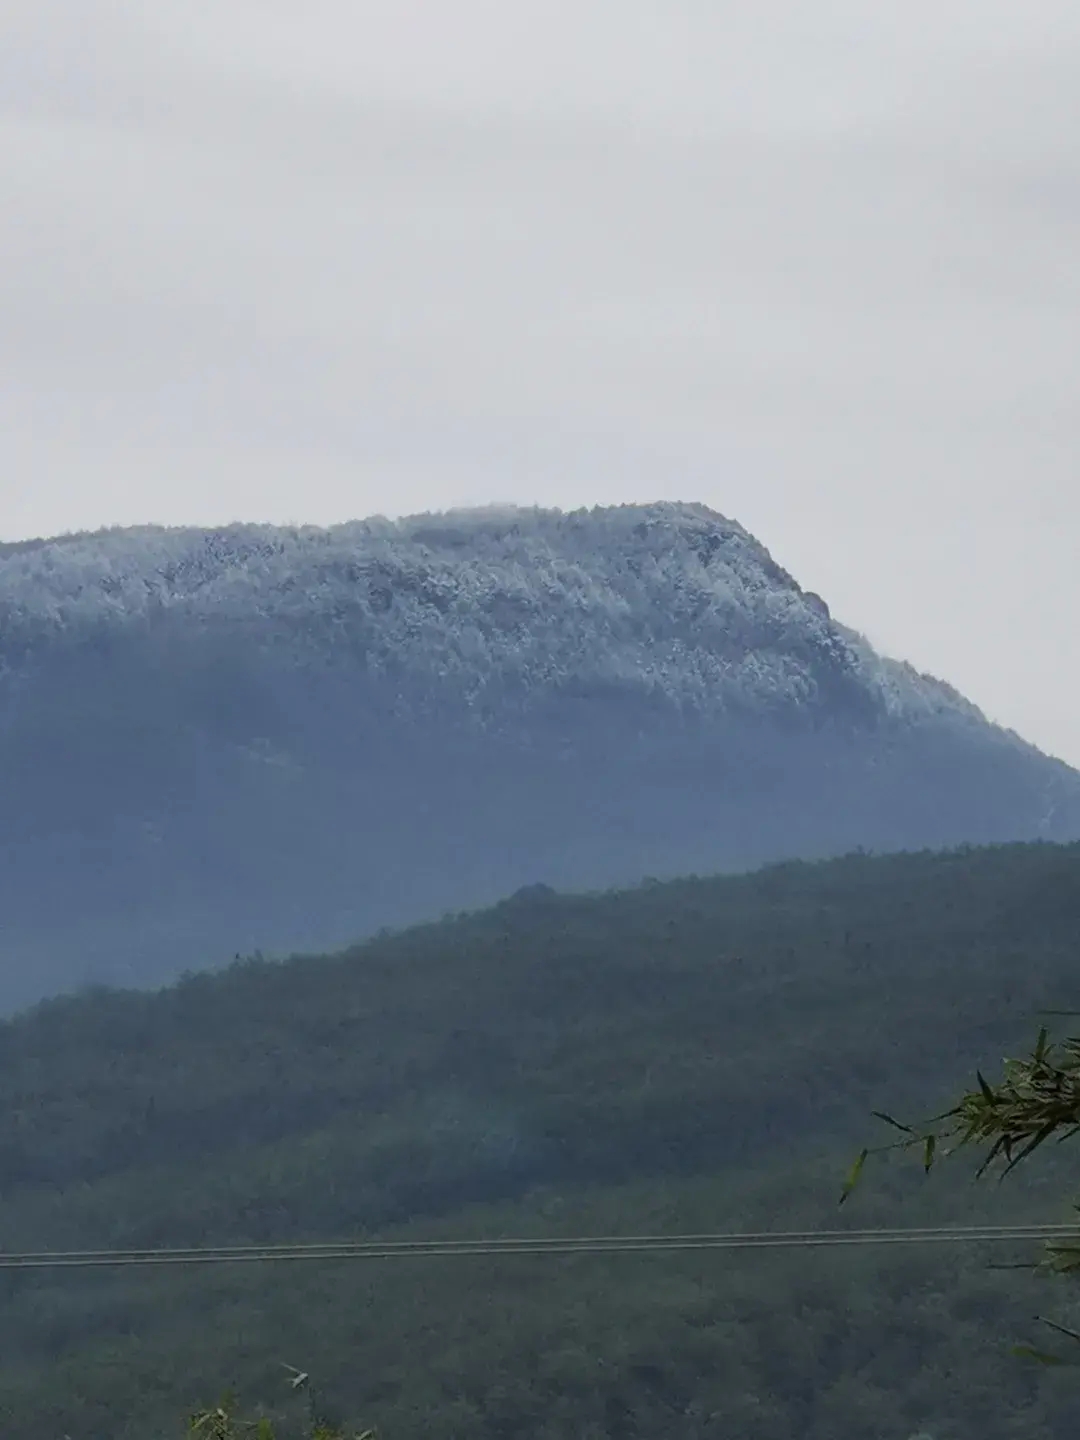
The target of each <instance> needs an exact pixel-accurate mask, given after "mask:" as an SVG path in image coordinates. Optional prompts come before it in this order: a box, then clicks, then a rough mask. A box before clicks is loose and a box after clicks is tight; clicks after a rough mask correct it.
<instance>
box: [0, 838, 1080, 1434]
mask: <svg viewBox="0 0 1080 1440" xmlns="http://www.w3.org/2000/svg"><path fill="white" fill-rule="evenodd" d="M1078 937H1080V847H1076V846H1073V847H1054V846H1049V845H1046V846H1010V847H1002V848H998V849H991V850H970V851H964V852H956V853H950V854H946V855H932V854H917V855H904V856H892V857H884V858H877V857H869V856H853V857H850V858H848V859H845V860H841V861H835V862H829V863H825V864H818V865H804V864H792V865H785V866H781V867H776V868H772V869H769V870H765V871H762V872H759V873H757V874H753V875H748V876H740V877H732V878H724V879H718V880H696V879H692V880H685V881H681V882H677V883H674V884H665V885H645V886H642V887H640V888H638V889H636V890H634V891H630V892H624V893H621V894H612V895H600V896H591V897H563V896H556V895H553V894H551V893H550V892H547V891H544V890H543V889H535V890H532V891H527V892H521V893H520V894H519V895H517V896H515V897H513V898H512V899H511V900H509V901H507V902H505V903H504V904H503V905H500V906H498V907H496V908H495V909H493V910H490V911H486V912H484V913H482V914H478V915H472V916H462V917H455V918H449V919H447V920H446V921H444V922H443V923H441V924H438V925H433V926H428V927H425V928H422V929H417V930H411V931H407V932H403V933H400V934H394V935H387V936H383V937H381V938H379V939H376V940H374V941H372V942H370V943H368V944H366V945H364V946H362V947H359V948H357V949H355V950H352V951H349V952H347V953H345V954H342V955H337V956H332V957H327V958H305V959H297V960H294V961H290V962H288V963H284V964H265V963H260V962H250V961H249V962H243V963H239V964H237V965H236V966H234V967H233V968H232V969H230V970H229V971H228V972H226V973H224V974H220V975H199V976H196V977H192V978H190V979H188V980H185V981H184V982H182V983H181V984H180V985H178V986H176V987H175V988H173V989H170V990H168V991H165V992H162V993H159V994H146V993H127V992H124V993H119V992H93V993H89V994H86V995H83V996H80V997H77V998H74V999H67V1000H62V1001H52V1002H49V1003H47V1004H45V1005H43V1006H41V1007H39V1008H37V1009H36V1010H34V1011H32V1012H29V1013H27V1014H24V1015H22V1016H20V1017H17V1018H16V1019H14V1020H12V1021H10V1022H7V1023H5V1024H4V1025H3V1027H2V1028H0V1087H2V1090H3V1106H2V1110H0V1116H2V1132H0V1184H2V1187H3V1188H2V1197H0V1226H2V1227H3V1228H2V1232H0V1233H2V1235H3V1245H4V1248H5V1249H8V1250H12V1249H30V1248H39V1247H41V1248H44V1247H50V1248H51V1247H58V1248H69V1247H76V1246H111V1245H144V1246H150V1245H180V1244H182V1245H187V1244H195V1243H202V1242H212V1243H225V1242H233V1241H243V1240H255V1241H267V1240H271V1239H293V1238H297V1237H306V1238H312V1239H319V1238H336V1237H340V1236H345V1235H357V1234H361V1233H374V1232H378V1233H390V1232H392V1233H394V1234H396V1235H399V1236H420V1235H428V1234H434V1233H438V1234H478V1233H483V1234H502V1235H505V1234H513V1233H519V1232H529V1233H537V1234H557V1233H586V1232H594V1233H604V1232H611V1233H614V1232H638V1233H640V1232H642V1231H657V1230H667V1231H679V1230H697V1231H700V1230H710V1229H725V1228H726V1229H740V1228H748V1229H753V1228H772V1227H776V1228H785V1229H787V1228H801V1227H803V1226H818V1225H824V1226H830V1227H831V1226H834V1225H836V1224H837V1223H838V1217H837V1212H836V1208H835V1200H836V1193H837V1189H838V1176H839V1175H840V1172H841V1170H842V1169H843V1168H844V1166H845V1164H846V1162H847V1160H848V1159H849V1158H850V1151H851V1148H852V1146H853V1145H855V1144H856V1143H860V1142H861V1141H862V1140H864V1139H865V1138H867V1136H868V1134H870V1133H871V1127H872V1122H871V1121H870V1120H869V1118H868V1115H869V1111H870V1110H871V1108H873V1107H875V1106H882V1105H884V1106H886V1107H887V1108H890V1109H893V1110H894V1111H896V1110H899V1111H904V1110H906V1111H908V1112H915V1113H917V1112H919V1111H920V1110H921V1109H923V1108H924V1107H926V1106H928V1105H933V1104H935V1103H936V1102H937V1101H939V1100H940V1099H942V1098H943V1097H947V1096H948V1095H949V1094H951V1093H952V1092H953V1091H954V1090H955V1089H956V1088H957V1086H958V1085H959V1084H960V1083H961V1082H962V1081H963V1080H965V1079H966V1078H967V1077H968V1075H969V1074H970V1072H971V1071H972V1070H973V1068H974V1067H975V1066H976V1065H982V1066H984V1067H986V1066H992V1065H993V1063H994V1061H995V1060H996V1058H997V1057H999V1056H1000V1055H1001V1054H1003V1053H1005V1052H1006V1051H1008V1050H1009V1049H1011V1048H1013V1047H1014V1046H1016V1047H1018V1046H1019V1045H1021V1044H1022V1043H1023V1041H1024V1040H1025V1039H1026V1038H1028V1037H1029V1036H1030V1033H1031V1030H1032V1027H1033V1012H1035V1011H1036V1010H1038V1009H1039V1008H1041V1007H1057V1008H1077V1004H1076V1002H1077V1001H1078V1000H1080V994H1078V993H1077V992H1078V990H1080V973H1078V970H1077V964H1076V961H1077V940H1078ZM1067 1159H1068V1153H1067V1152H1059V1159H1058V1161H1057V1169H1056V1170H1052V1169H1048V1168H1047V1166H1046V1165H1044V1166H1042V1167H1041V1168H1040V1169H1039V1170H1037V1171H1035V1172H1033V1175H1032V1177H1031V1178H1030V1180H1027V1181H1025V1182H1024V1183H1023V1184H1022V1185H1021V1184H1015V1185H1014V1184H1012V1183H1011V1182H1010V1186H1009V1187H1007V1189H1005V1190H1003V1191H994V1190H992V1189H990V1190H986V1189H979V1190H975V1189H973V1188H972V1187H971V1186H970V1185H969V1183H968V1180H967V1178H966V1177H965V1176H962V1175H959V1174H957V1175H953V1176H949V1175H947V1174H946V1175H943V1176H942V1177H940V1178H937V1177H935V1178H934V1180H933V1181H932V1182H930V1184H929V1185H927V1186H922V1185H920V1184H918V1183H916V1177H915V1176H914V1175H912V1174H910V1173H908V1172H907V1171H905V1170H900V1171H894V1170H889V1171H887V1172H885V1173H884V1174H883V1175H882V1177H881V1178H880V1180H879V1182H878V1186H877V1188H872V1189H871V1190H870V1191H868V1192H867V1193H866V1195H864V1196H860V1197H859V1199H858V1202H857V1204H855V1207H854V1210H853V1213H852V1215H850V1216H848V1215H846V1214H845V1216H844V1217H843V1218H844V1219H845V1221H846V1222H847V1223H855V1224H858V1225H860V1226H861V1225H868V1224H877V1223H891V1224H897V1223H917V1222H918V1220H919V1219H920V1218H923V1217H926V1216H930V1215H932V1216H934V1218H935V1219H937V1220H941V1219H943V1218H944V1219H949V1220H952V1219H955V1220H957V1221H962V1220H965V1219H968V1218H971V1217H972V1216H973V1215H974V1214H976V1213H978V1214H980V1215H991V1214H992V1215H993V1216H994V1217H995V1218H1001V1219H1004V1218H1008V1217H1009V1216H1010V1215H1017V1214H1023V1215H1025V1216H1029V1217H1037V1218H1039V1219H1045V1220H1056V1219H1060V1218H1065V1217H1064V1201H1065V1198H1066V1196H1067V1193H1068V1181H1069V1171H1068V1169H1067V1168H1064V1169H1063V1168H1062V1163H1061V1162H1062V1160H1067ZM1047 1164H1048V1165H1049V1164H1050V1162H1047ZM853 1203H854V1202H853ZM976 1207H978V1208H976ZM988 1258H989V1257H988V1256H986V1255H984V1254H981V1253H978V1252H971V1253H959V1252H953V1251H948V1252H930V1253H925V1254H923V1253H919V1254H917V1255H916V1254H913V1253H905V1254H903V1255H899V1256H898V1255H890V1254H888V1253H880V1252H874V1251H865V1252H863V1251H860V1252H857V1253H853V1254H843V1255H839V1256H838V1255H836V1254H829V1255H805V1256H799V1255H792V1254H788V1253H783V1254H780V1255H769V1256H763V1255H752V1256H744V1257H741V1258H732V1257H723V1256H712V1257H700V1256H699V1257H695V1258H689V1257H688V1258H684V1259H679V1260H676V1259H675V1258H674V1257H671V1256H663V1257H657V1258H641V1257H623V1258H621V1259H615V1258H612V1257H602V1258H600V1259H595V1260H585V1259H581V1258H575V1259H570V1260H557V1261H556V1260H524V1259H521V1260H514V1261H510V1260H501V1261H499V1262H494V1261H478V1260H470V1261H460V1260H454V1261H447V1260H443V1261H430V1260H429V1261H415V1262H412V1261H410V1262H388V1263H385V1264H382V1265H381V1266H380V1265H368V1266H367V1268H363V1267H361V1266H359V1265H357V1264H352V1265H343V1264H338V1265H336V1266H335V1265H325V1266H324V1265H311V1266H306V1267H303V1268H292V1267H288V1266H282V1267H278V1268H269V1267H267V1268H260V1269H258V1270H245V1271H243V1272H240V1271H233V1270H229V1269H226V1268H219V1269H215V1270H213V1271H195V1270H192V1271H178V1270H171V1271H168V1272H164V1271H162V1272H148V1273H143V1272H124V1273H123V1274H119V1275H113V1274H104V1275H102V1274H95V1275H89V1276H88V1275H79V1276H75V1275H69V1276H60V1277H56V1276H39V1275H27V1274H19V1275H10V1274H9V1275H6V1276H0V1296H2V1300H0V1342H2V1344H0V1429H2V1431H3V1433H4V1434H8V1433H13V1434H18V1435H31V1434H34V1435H35V1436H36V1435H37V1434H38V1433H40V1434H41V1435H42V1436H50V1437H51V1436H53V1435H56V1436H57V1437H59V1436H61V1435H64V1434H67V1435H70V1436H72V1437H73V1440H90V1437H97V1436H115V1437H118V1440H129V1437H130V1440H135V1437H136V1436H138V1437H140V1440H147V1437H152V1436H159V1435H160V1436H164V1435H167V1434H170V1433H175V1417H176V1416H177V1415H180V1414H182V1412H183V1410H184V1409H185V1407H187V1406H188V1405H194V1404H195V1403H196V1402H197V1401H198V1400H200V1399H204V1398H208V1397H209V1396H212V1394H213V1393H214V1392H215V1391H216V1390H217V1389H218V1388H220V1387H221V1386H223V1385H224V1384H225V1383H227V1382H235V1383H236V1384H237V1385H239V1386H240V1387H241V1388H242V1389H244V1390H246V1391H247V1393H248V1394H250V1395H251V1396H252V1398H253V1399H254V1400H260V1399H266V1400H270V1399H272V1398H273V1396H274V1393H275V1390H276V1389H280V1381H279V1380H278V1379H276V1378H275V1375H276V1374H278V1375H279V1374H280V1373H281V1372H280V1371H277V1368H276V1367H277V1362H278V1361H290V1362H292V1363H296V1364H301V1365H303V1366H305V1367H308V1368H314V1369H316V1370H317V1371H318V1372H319V1374H320V1376H321V1378H322V1380H323V1386H324V1390H325V1392H326V1393H327V1395H329V1396H330V1397H332V1399H333V1401H334V1402H335V1403H338V1404H340V1405H341V1407H342V1408H343V1410H347V1411H349V1412H350V1413H353V1414H355V1415H356V1416H357V1417H358V1418H361V1417H362V1418H363V1419H364V1420H365V1422H370V1421H372V1420H374V1421H376V1422H377V1423H378V1424H379V1425H380V1427H381V1429H382V1431H383V1433H384V1434H385V1436H386V1437H387V1440H392V1437H398V1436H400V1437H403V1440H413V1437H419V1436H421V1435H423V1436H429V1435H430V1436H436V1435H438V1436H442V1435H447V1436H450V1435H453V1436H463V1437H477V1440H480V1437H489V1436H511V1435H513V1436H518V1435H521V1436H533V1435H536V1436H540V1435H545V1436H552V1437H554V1436H560V1437H561V1436H570V1435H573V1436H575V1437H579V1436H582V1435H593V1436H601V1435H612V1436H625V1437H629V1436H633V1435H637V1434H642V1435H643V1434H646V1433H648V1434H650V1435H657V1434H662V1435H664V1436H686V1437H696V1436H710V1437H713V1436H715V1437H717V1440H719V1437H722V1436H723V1437H728V1436H744V1435H745V1436H748V1437H759V1436H760V1437H766V1440H771V1437H775V1440H789V1437H791V1440H795V1437H800V1440H801V1437H812V1440H826V1437H829V1440H832V1437H836V1440H849V1437H850V1440H856V1437H859V1440H861V1437H864V1436H867V1435H875V1436H876V1435H881V1436H884V1437H896V1440H907V1437H908V1436H909V1435H911V1434H913V1433H915V1432H918V1431H927V1432H928V1433H930V1434H932V1435H934V1436H935V1437H939V1440H940V1437H946V1436H947V1437H956V1440H968V1437H970V1440H975V1437H979V1440H995V1437H998V1436H1001V1437H1005V1436H1009V1437H1013V1436H1015V1437H1019V1436H1021V1435H1022V1436H1024V1437H1025V1440H1038V1437H1043V1436H1046V1437H1054V1440H1057V1437H1059V1436H1061V1437H1064V1436H1065V1435H1066V1434H1069V1435H1071V1434H1072V1433H1073V1431H1074V1429H1075V1423H1076V1420H1077V1419H1078V1418H1080V1382H1076V1383H1075V1384H1070V1382H1069V1381H1068V1380H1067V1378H1064V1379H1063V1378H1062V1377H1060V1376H1055V1375H1048V1376H1042V1375H1037V1374H1032V1373H1030V1372H1029V1371H1027V1370H1026V1369H1025V1368H1024V1367H1023V1366H1022V1365H1020V1364H1019V1363H1018V1362H1015V1361H1012V1360H1010V1359H1008V1358H1007V1357H1006V1355H1005V1350H1006V1348H1007V1345H1008V1343H1009V1342H1010V1341H1012V1340H1014V1339H1017V1338H1022V1336H1023V1332H1024V1330H1025V1329H1026V1327H1027V1324H1028V1321H1029V1317H1030V1314H1031V1313H1032V1311H1033V1309H1034V1308H1036V1307H1037V1306H1042V1307H1044V1308H1045V1307H1048V1306H1049V1307H1052V1306H1054V1305H1055V1304H1058V1303H1059V1302H1060V1300H1061V1299H1062V1297H1061V1296H1059V1295H1058V1294H1057V1293H1056V1292H1053V1293H1049V1292H1047V1293H1044V1292H1043V1291H1042V1290H1039V1291H1038V1293H1037V1296H1033V1295H1032V1294H1031V1293H1029V1290H1026V1289H1025V1286H1027V1287H1030V1284H1031V1283H1033V1282H1029V1281H1028V1280H1026V1279H1025V1278H1024V1277H1023V1275H1022V1274H1021V1273H1020V1272H1016V1271H1005V1272H1003V1271H989V1270H988V1269H987V1268H986V1267H987V1260H988ZM994 1258H996V1259H999V1260H1000V1259H1016V1258H1024V1257H1023V1254H1022V1252H1020V1253H1017V1254H1010V1255H1009V1256H996V1257H994ZM1018 1332H1020V1333H1018ZM169 1417H173V1425H174V1430H172V1431H171V1430H170V1428H169ZM35 1426H36V1427H37V1429H35V1428H34V1427H35Z"/></svg>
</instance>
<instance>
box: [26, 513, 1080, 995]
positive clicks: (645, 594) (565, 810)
mask: <svg viewBox="0 0 1080 1440" xmlns="http://www.w3.org/2000/svg"><path fill="white" fill-rule="evenodd" d="M1076 836H1080V775H1078V774H1077V773H1076V772H1075V771H1073V770H1071V769H1069V767H1067V766H1066V765H1064V764H1061V763H1060V762H1057V761H1054V760H1051V759H1049V758H1047V757H1046V756H1044V755H1042V754H1040V753H1039V752H1038V751H1037V750H1035V749H1034V748H1033V747H1031V746H1030V745H1027V744H1025V743H1024V742H1023V741H1022V740H1020V739H1019V738H1018V737H1017V736H1015V735H1013V734H1011V733H1008V732H1006V731H1003V730H1001V729H998V728H996V727H994V726H993V725H991V724H989V723H988V722H987V720H986V719H985V718H984V717H983V715H982V714H981V713H980V712H979V711H978V710H977V709H976V708H975V707H974V706H972V705H971V704H969V703H968V702H966V701H965V700H964V699H963V698H962V697H961V696H959V695H958V694H956V692H955V691H953V690H952V689H950V688H949V687H948V686H946V685H944V684H942V683H941V682H939V681H937V680H933V679H930V678H928V677H925V676H922V675H919V674H917V673H916V672H915V671H913V670H912V669H911V668H910V667H909V666H906V665H903V664H900V663H897V662H895V661H891V660H887V659H883V658H882V657H880V656H878V655H877V654H876V653H875V652H874V651H873V650H872V649H871V647H870V646H869V645H868V644H867V642H866V641H865V640H864V639H863V638H862V637H861V636H860V635H858V634H856V633H854V632H853V631H851V630H848V629H846V628H845V627H844V626H843V625H840V624H838V623H837V622H836V621H834V620H833V619H832V618H831V616H830V614H829V610H828V608H827V606H826V605H825V603H824V602H823V601H822V600H821V599H819V598H818V597H817V596H815V595H812V594H809V593H807V592H804V591H803V590H802V589H801V588H800V587H799V585H798V584H797V583H796V582H795V580H794V579H792V577H791V576H790V575H788V574H786V573H785V572H784V571H783V570H782V569H781V568H780V567H779V566H778V565H777V564H775V563H774V561H773V560H772V559H771V557H770V556H769V554H768V552H767V551H766V550H765V549H764V547H763V546H762V545H760V544H759V543H758V542H757V541H756V540H755V539H754V538H753V537H752V536H751V535H749V534H748V533H747V532H746V531H745V530H744V529H742V528H741V527H740V526H739V525H738V524H736V523H734V522H732V521H730V520H727V519H724V518H723V517H722V516H720V515H717V514H715V513H713V512H712V511H709V510H707V509H705V508H704V507H702V506H697V505H667V504H665V505H649V506H623V507H618V508H614V509H600V510H592V511H581V512H576V513H573V514H562V513H559V512H552V511H539V510H507V509H499V510H481V511H471V512H458V513H450V514H444V515H425V516H419V517H414V518H411V519H408V520H404V521H400V522H390V521H385V520H381V519H378V520H370V521H365V522H357V523H353V524H348V525H342V526H337V527H335V528H332V529H316V528H308V527H300V528H288V529H282V528H273V527H266V526H248V525H237V526H234V527H230V528H226V529H220V530H195V529H182V530H166V529H156V528H147V529H137V530H124V531H107V532H102V533H99V534H95V535H79V536H70V537H64V538H61V539H57V540H52V541H42V542H32V543H29V544H21V545H11V546H6V547H0V927H2V928H0V946H2V949H0V964H2V966H3V970H2V974H0V1005H3V1006H4V1007H7V1008H10V1007H12V1006H16V1005H19V1004H23V1003H26V1002H28V1001H31V1000H33V999H36V998H38V997H40V996H42V995H45V994H49V993H53V992H56V991H59V990H64V989H69V988H72V987H75V986H79V985H82V984H85V983H87V982H90V981H97V980H105V981H110V982H119V983H130V984H154V983H158V982H160V981H162V980H164V979H167V978H169V977H170V976H173V975H175V974H176V973H178V972H179V971H181V970H183V969H186V968H197V967H201V966H204V965H208V964H214V963H216V962H220V961H222V960H225V959H227V958H230V957H231V956H232V955H233V954H234V952H237V951H244V952H248V951H251V950H254V949H266V950H269V951H273V952H282V951H287V950H290V949H298V948H307V947H315V946H319V947H324V946H329V945H334V944H338V943H344V942H346V941H348V940H350V939H353V938H355V937H357V936H359V935H361V934H363V933H365V932H369V931H372V930H374V929H375V928H377V927H379V926H383V925H397V924H400V923H403V922H406V921H411V920H417V919H423V918H426V917H434V916H437V915H439V914H440V913H442V912H444V911H446V910H449V909H453V910H458V909H462V908H466V907H472V906H476V905H480V904H483V903H486V902H488V901H491V900H494V899H497V898H498V897H500V896H502V895H505V894H508V893H510V892H512V891H514V890H516V889H517V888H519V887H522V886H526V885H533V884H537V883H539V882H542V883H545V884H549V885H552V886H555V887H573V888H579V889H580V888H597V887H602V886H608V885H614V884H617V883H625V882H631V881H634V880H637V879H640V878H643V877H646V876H657V877H660V876H670V875H675V874H679V873H690V872H697V873H702V872H709V871H717V870H724V869H740V868H748V867H750V866H753V865H756V864H758V863H760V862H762V861H765V860H769V859H774V858H781V857H787V856H801V857H808V858H809V857H816V856H824V855H828V854H834V853H839V852H843V851H847V850H851V849H854V848H856V847H860V846H861V847H865V848H868V849H875V850H898V849H910V848H922V847H929V846H933V847H937V846H946V845H953V844H957V843H962V842H989V841H998V840H1011V839H1034V838H1040V837H1041V838H1045V839H1050V840H1063V839H1069V838H1073V837H1076Z"/></svg>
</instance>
